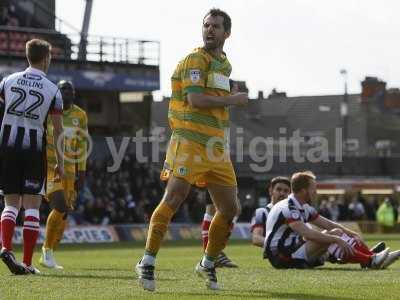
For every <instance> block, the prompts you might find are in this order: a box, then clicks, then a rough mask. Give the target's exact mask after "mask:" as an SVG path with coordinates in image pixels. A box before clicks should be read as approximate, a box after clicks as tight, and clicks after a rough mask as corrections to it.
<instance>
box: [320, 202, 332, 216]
mask: <svg viewBox="0 0 400 300" xmlns="http://www.w3.org/2000/svg"><path fill="white" fill-rule="evenodd" d="M318 213H319V214H320V215H321V216H323V217H325V218H327V219H329V220H331V219H332V216H331V213H330V211H329V207H328V200H326V199H322V201H321V203H320V205H319V208H318Z"/></svg>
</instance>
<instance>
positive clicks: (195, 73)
mask: <svg viewBox="0 0 400 300" xmlns="http://www.w3.org/2000/svg"><path fill="white" fill-rule="evenodd" d="M200 74H201V73H200V70H199V69H192V70H190V80H191V81H192V82H193V83H197V82H199V81H200Z"/></svg>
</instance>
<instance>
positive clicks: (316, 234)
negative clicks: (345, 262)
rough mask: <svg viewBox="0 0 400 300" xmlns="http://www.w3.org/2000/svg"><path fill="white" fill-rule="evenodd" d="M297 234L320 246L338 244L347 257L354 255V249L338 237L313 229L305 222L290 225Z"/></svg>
mask: <svg viewBox="0 0 400 300" xmlns="http://www.w3.org/2000/svg"><path fill="white" fill-rule="evenodd" d="M289 226H290V228H292V229H293V230H294V231H295V232H297V233H298V234H299V235H300V236H301V237H303V238H304V239H305V240H307V241H313V242H316V243H318V244H327V245H328V244H338V245H339V247H341V248H342V250H343V251H344V254H345V256H347V255H350V254H351V253H352V251H353V250H352V248H351V246H350V245H348V244H347V243H346V242H345V241H343V240H342V239H340V238H339V237H338V236H335V235H331V234H329V233H322V232H320V231H318V230H315V229H313V228H310V227H307V226H306V224H304V222H301V221H297V222H292V223H290V224H289Z"/></svg>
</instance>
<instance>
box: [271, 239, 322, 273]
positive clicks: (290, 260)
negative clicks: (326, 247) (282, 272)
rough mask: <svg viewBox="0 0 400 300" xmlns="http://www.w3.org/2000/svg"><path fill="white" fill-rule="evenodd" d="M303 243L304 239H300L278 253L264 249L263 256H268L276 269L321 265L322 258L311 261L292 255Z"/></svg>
mask: <svg viewBox="0 0 400 300" xmlns="http://www.w3.org/2000/svg"><path fill="white" fill-rule="evenodd" d="M304 244H305V242H304V241H300V242H299V243H297V244H296V245H293V246H291V247H283V249H281V252H278V253H276V252H274V253H272V252H268V251H266V250H265V249H264V258H268V260H269V262H270V263H271V265H272V266H273V267H274V268H276V269H311V268H315V267H318V266H322V265H323V264H324V260H323V259H322V258H321V259H317V260H313V261H312V262H311V261H308V260H306V259H303V258H299V257H296V258H295V257H293V254H294V253H295V252H296V251H297V250H301V249H300V248H301V247H303V245H304ZM304 246H305V245H304ZM300 256H301V255H300Z"/></svg>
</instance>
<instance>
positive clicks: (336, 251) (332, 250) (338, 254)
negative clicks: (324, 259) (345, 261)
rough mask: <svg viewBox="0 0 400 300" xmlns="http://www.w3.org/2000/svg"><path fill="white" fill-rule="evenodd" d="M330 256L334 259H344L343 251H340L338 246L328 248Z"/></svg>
mask: <svg viewBox="0 0 400 300" xmlns="http://www.w3.org/2000/svg"><path fill="white" fill-rule="evenodd" d="M328 252H329V254H331V255H332V256H333V257H336V258H338V259H342V258H343V251H342V249H340V247H339V246H338V244H331V245H330V246H329V248H328Z"/></svg>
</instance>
